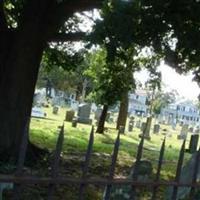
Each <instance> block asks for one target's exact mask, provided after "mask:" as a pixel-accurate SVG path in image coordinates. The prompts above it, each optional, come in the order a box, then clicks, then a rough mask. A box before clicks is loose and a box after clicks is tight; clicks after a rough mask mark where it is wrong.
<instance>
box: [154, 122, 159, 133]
mask: <svg viewBox="0 0 200 200" xmlns="http://www.w3.org/2000/svg"><path fill="white" fill-rule="evenodd" d="M159 132H160V125H159V124H155V125H154V127H153V133H154V134H157V133H159Z"/></svg>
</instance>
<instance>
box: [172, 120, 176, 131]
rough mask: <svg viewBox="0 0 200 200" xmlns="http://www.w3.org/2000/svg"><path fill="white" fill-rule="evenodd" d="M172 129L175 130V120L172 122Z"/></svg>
mask: <svg viewBox="0 0 200 200" xmlns="http://www.w3.org/2000/svg"><path fill="white" fill-rule="evenodd" d="M172 129H173V130H176V119H174V120H173V121H172Z"/></svg>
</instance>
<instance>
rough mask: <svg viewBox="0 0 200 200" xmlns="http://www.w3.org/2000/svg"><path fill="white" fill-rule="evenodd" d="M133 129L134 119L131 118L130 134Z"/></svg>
mask: <svg viewBox="0 0 200 200" xmlns="http://www.w3.org/2000/svg"><path fill="white" fill-rule="evenodd" d="M133 127H134V118H131V119H130V120H129V124H128V131H129V132H131V131H133Z"/></svg>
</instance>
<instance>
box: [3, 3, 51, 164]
mask: <svg viewBox="0 0 200 200" xmlns="http://www.w3.org/2000/svg"><path fill="white" fill-rule="evenodd" d="M48 6H49V7H48ZM51 6H52V5H51V4H50V3H48V1H47V0H44V1H40V0H30V1H29V2H28V3H27V5H26V6H25V9H24V12H23V14H22V16H21V21H20V22H19V28H18V31H17V32H16V33H15V34H14V36H13V38H12V44H11V45H10V46H9V47H10V48H9V52H7V55H6V57H3V56H1V57H0V58H1V59H3V58H5V59H3V60H0V62H2V63H3V64H4V66H3V69H1V71H3V76H1V79H0V91H1V98H0V113H1V114H0V155H4V157H7V158H9V159H10V158H12V159H14V160H16V159H17V156H18V154H19V147H20V144H21V139H22V133H23V131H24V128H25V125H26V122H27V120H28V118H29V117H30V114H31V108H32V100H33V95H34V90H35V84H36V81H37V75H38V70H39V66H40V61H41V58H42V54H43V50H44V48H45V45H46V41H47V39H48V38H47V34H46V33H47V22H46V20H47V16H46V14H47V9H49V10H51V9H50V8H51ZM1 159H2V157H1Z"/></svg>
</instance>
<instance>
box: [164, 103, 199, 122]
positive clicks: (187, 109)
mask: <svg viewBox="0 0 200 200" xmlns="http://www.w3.org/2000/svg"><path fill="white" fill-rule="evenodd" d="M161 117H162V118H163V120H164V121H165V122H166V123H172V122H173V121H176V122H178V123H181V124H188V125H199V124H200V112H199V109H198V108H197V106H196V105H195V104H194V103H193V102H192V101H181V102H176V103H174V104H170V105H169V106H167V107H166V108H164V109H163V110H162V112H161Z"/></svg>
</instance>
